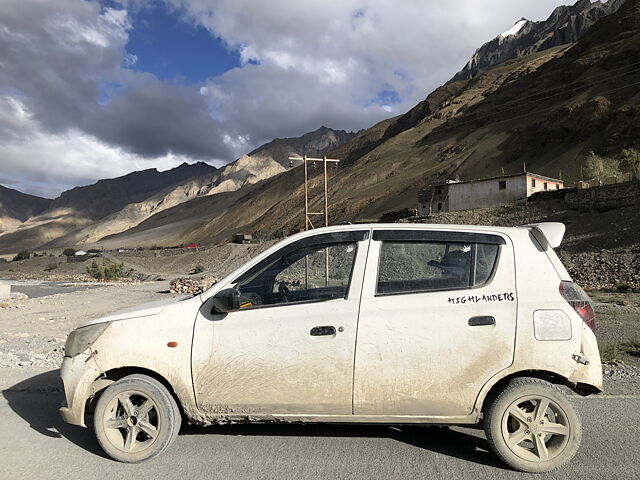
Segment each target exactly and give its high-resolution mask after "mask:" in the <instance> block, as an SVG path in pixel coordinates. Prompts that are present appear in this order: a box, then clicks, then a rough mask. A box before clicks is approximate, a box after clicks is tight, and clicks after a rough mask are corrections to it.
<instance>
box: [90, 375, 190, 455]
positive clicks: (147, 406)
mask: <svg viewBox="0 0 640 480" xmlns="http://www.w3.org/2000/svg"><path fill="white" fill-rule="evenodd" d="M181 421H182V419H181V417H180V410H179V409H178V406H177V405H176V402H175V400H174V399H173V397H172V396H171V394H170V393H169V392H168V391H167V389H166V388H165V387H164V386H163V385H162V384H161V383H160V382H158V381H157V380H155V379H153V378H151V377H148V376H146V375H129V376H127V377H123V378H121V379H120V380H118V381H117V382H115V383H113V384H111V385H110V386H109V387H108V388H107V389H106V390H105V391H104V392H103V393H102V395H101V396H100V399H99V400H98V403H97V405H96V409H95V412H94V417H93V424H94V429H95V432H96V437H97V439H98V443H99V444H100V446H101V447H102V449H103V450H104V451H105V452H106V453H107V455H109V456H110V457H111V458H113V459H114V460H117V461H119V462H127V463H139V462H143V461H145V460H149V459H150V458H153V457H155V456H157V455H159V454H161V453H162V452H163V451H164V450H165V449H166V448H167V447H168V446H169V445H170V444H171V443H172V442H173V441H174V440H175V438H176V436H177V435H178V431H179V430H180V423H181Z"/></svg>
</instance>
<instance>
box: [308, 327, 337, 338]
mask: <svg viewBox="0 0 640 480" xmlns="http://www.w3.org/2000/svg"><path fill="white" fill-rule="evenodd" d="M335 334H336V327H331V326H328V325H327V326H324V327H313V328H312V329H311V331H310V332H309V335H311V336H312V337H323V336H326V335H335Z"/></svg>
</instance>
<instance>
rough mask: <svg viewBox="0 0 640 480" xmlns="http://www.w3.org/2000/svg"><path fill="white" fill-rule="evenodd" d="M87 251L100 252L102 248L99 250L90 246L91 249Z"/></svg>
mask: <svg viewBox="0 0 640 480" xmlns="http://www.w3.org/2000/svg"><path fill="white" fill-rule="evenodd" d="M87 253H100V250H98V249H97V248H90V249H89V250H87Z"/></svg>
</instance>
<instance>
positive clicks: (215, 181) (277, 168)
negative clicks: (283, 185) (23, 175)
mask: <svg viewBox="0 0 640 480" xmlns="http://www.w3.org/2000/svg"><path fill="white" fill-rule="evenodd" d="M354 135H355V134H353V133H347V132H345V131H341V130H333V129H330V128H327V127H321V128H319V129H318V130H315V131H313V132H309V133H306V134H304V135H302V136H300V137H293V138H285V139H276V140H274V141H272V142H269V143H268V144H265V145H263V146H261V147H259V148H257V149H256V150H254V151H253V152H251V153H250V154H248V155H242V156H241V157H240V158H238V159H237V160H236V161H234V162H232V163H230V164H228V165H226V166H224V167H222V168H220V169H216V168H214V167H212V166H210V165H208V164H206V163H203V162H199V163H196V164H193V165H188V164H186V163H185V164H182V165H180V166H179V167H176V168H174V169H172V170H168V171H166V172H158V171H157V170H155V169H149V170H143V171H139V172H133V173H130V174H128V175H125V176H122V177H118V178H114V179H108V180H100V181H98V182H97V183H95V184H93V185H89V186H84V187H77V188H74V189H71V190H68V191H66V192H63V193H62V194H61V195H60V197H58V198H57V199H55V200H53V201H51V203H50V205H48V208H46V209H45V210H44V211H41V212H38V213H39V214H38V215H35V216H33V218H30V219H29V220H28V221H26V222H24V223H22V224H20V222H19V221H14V222H13V223H12V227H13V229H14V231H13V232H6V233H5V234H4V235H3V234H0V251H9V252H12V251H14V250H15V249H16V248H27V249H35V248H59V247H65V246H79V245H88V244H97V243H98V242H99V241H100V240H101V239H102V238H104V237H112V236H114V235H117V234H119V233H120V232H123V231H126V230H129V229H132V228H134V227H136V226H137V225H139V224H141V223H143V222H144V221H145V220H146V219H148V218H149V217H151V216H154V215H157V214H160V213H161V212H163V211H165V210H167V209H171V208H173V207H176V206H178V205H180V204H182V203H184V202H188V201H190V200H193V199H196V198H199V197H204V196H211V197H215V199H214V201H215V202H218V201H219V200H220V201H221V203H220V204H221V205H226V203H225V201H226V200H225V201H222V199H221V198H218V196H219V195H220V194H223V193H229V192H237V191H239V193H237V194H234V195H225V197H224V198H225V199H228V198H235V199H239V198H241V197H242V196H243V195H244V193H246V192H248V191H249V190H248V189H247V187H249V186H251V185H253V184H256V183H259V182H261V181H264V180H266V179H269V178H271V177H274V176H277V175H279V174H281V173H283V172H284V171H286V167H285V165H287V166H288V164H289V160H288V157H289V156H290V155H304V154H315V155H323V154H324V153H326V152H327V151H328V150H329V149H331V148H335V147H337V146H339V145H341V144H342V143H343V142H345V141H348V140H350V139H351V138H353V137H354ZM209 211H211V210H209ZM25 220H26V218H25ZM165 237H166V235H165ZM163 238H164V237H160V238H158V239H157V243H162V240H163ZM152 240H153V239H152ZM152 240H151V241H152ZM18 246H19V247H18Z"/></svg>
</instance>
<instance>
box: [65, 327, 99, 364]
mask: <svg viewBox="0 0 640 480" xmlns="http://www.w3.org/2000/svg"><path fill="white" fill-rule="evenodd" d="M108 326H109V324H108V323H96V324H95V325H89V326H87V327H81V328H76V329H75V330H74V331H73V332H71V333H70V334H69V336H68V337H67V343H65V345H64V354H65V356H66V357H75V356H76V355H78V354H79V353H82V352H84V351H85V350H86V349H87V348H88V347H90V346H91V344H93V342H95V341H96V340H97V339H98V337H99V336H100V335H102V332H104V331H105V330H106V329H107V327H108Z"/></svg>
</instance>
